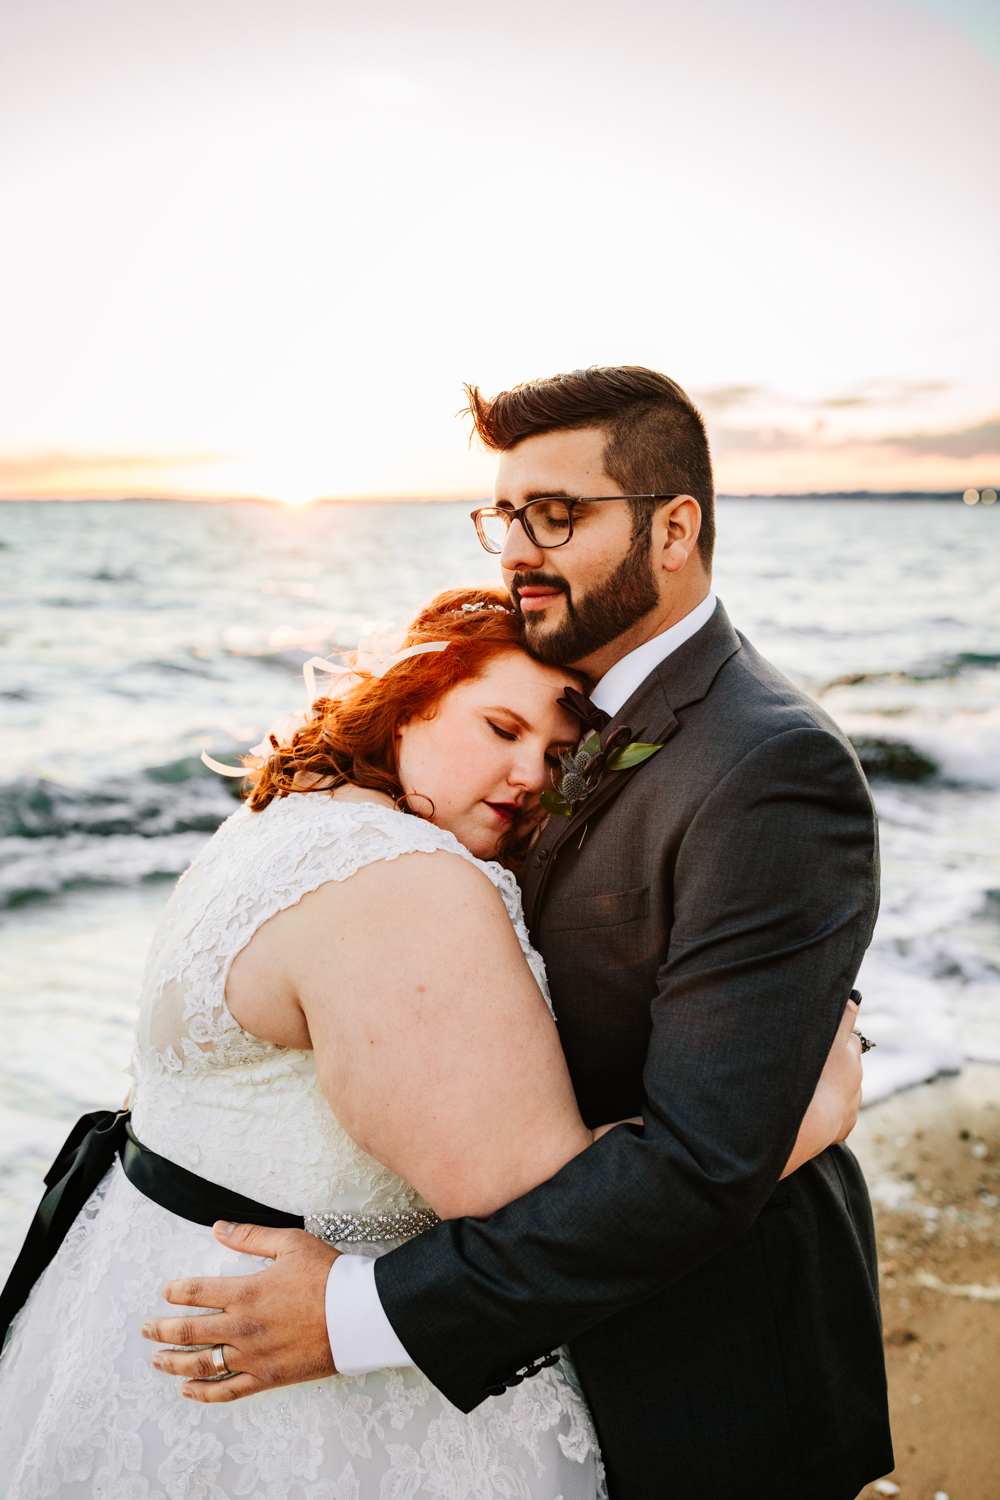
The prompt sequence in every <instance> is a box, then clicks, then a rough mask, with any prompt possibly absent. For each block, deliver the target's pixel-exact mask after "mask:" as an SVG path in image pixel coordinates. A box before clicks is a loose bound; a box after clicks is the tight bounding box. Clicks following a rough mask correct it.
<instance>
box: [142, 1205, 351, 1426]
mask: <svg viewBox="0 0 1000 1500" xmlns="http://www.w3.org/2000/svg"><path fill="white" fill-rule="evenodd" d="M215 1237H216V1239H218V1240H221V1242H222V1243H223V1244H224V1245H226V1246H227V1247H228V1248H229V1249H230V1250H238V1251H240V1252H241V1254H243V1255H260V1256H263V1257H264V1258H265V1259H267V1260H273V1261H274V1264H273V1265H272V1266H268V1267H267V1268H266V1269H265V1270H263V1271H258V1272H257V1274H256V1275H253V1276H200V1277H197V1276H196V1277H192V1278H190V1279H189V1280H187V1281H168V1282H167V1284H166V1286H165V1287H164V1288H163V1296H164V1298H165V1299H166V1301H167V1302H173V1303H174V1304H175V1305H177V1306H179V1307H210V1308H213V1309H221V1311H213V1312H209V1313H199V1314H193V1315H188V1316H186V1317H182V1318H154V1319H153V1320H151V1321H150V1322H148V1323H144V1324H143V1327H142V1334H143V1338H147V1339H152V1340H153V1341H154V1342H156V1343H161V1344H179V1345H187V1346H194V1347H193V1348H192V1347H189V1348H187V1349H182V1350H181V1351H180V1352H178V1351H175V1350H172V1349H161V1350H158V1352H157V1353H156V1354H154V1356H153V1364H154V1365H155V1367H156V1368H157V1369H158V1370H164V1371H166V1373H167V1374H168V1375H180V1376H183V1377H184V1379H185V1381H186V1383H185V1385H184V1387H183V1395H185V1396H188V1397H190V1399H191V1400H193V1401H236V1400H238V1399H239V1397H240V1396H250V1395H253V1393H254V1392H255V1391H266V1390H270V1389H271V1388H272V1387H273V1386H279V1385H296V1384H298V1383H299V1382H300V1381H303V1380H320V1379H322V1377H323V1376H324V1375H335V1374H336V1367H335V1365H334V1363H333V1356H332V1354H331V1353H330V1341H329V1338H328V1336H327V1331H326V1278H327V1276H328V1275H329V1272H330V1267H331V1266H332V1265H333V1263H334V1261H335V1260H336V1259H337V1256H338V1255H339V1254H340V1251H339V1250H334V1249H333V1247H332V1245H325V1244H324V1243H323V1241H322V1240H320V1239H317V1237H316V1236H315V1235H314V1234H307V1233H306V1232H305V1230H303V1229H261V1228H259V1227H258V1226H257V1225H255V1224H224V1223H219V1224H216V1225H215ZM215 1344H221V1345H222V1354H223V1358H224V1360H225V1362H226V1368H227V1369H229V1370H231V1371H232V1376H231V1378H230V1379H226V1380H218V1379H214V1378H213V1377H215V1376H216V1370H215V1367H214V1366H213V1363H212V1346H213V1345H215ZM199 1346H207V1347H199Z"/></svg>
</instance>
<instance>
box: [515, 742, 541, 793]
mask: <svg viewBox="0 0 1000 1500" xmlns="http://www.w3.org/2000/svg"><path fill="white" fill-rule="evenodd" d="M519 748H520V749H521V754H520V755H519V756H518V758H517V760H516V761H515V762H514V765H513V766H512V767H511V770H510V774H509V775H508V777H507V780H508V781H509V782H510V784H511V786H516V787H522V788H523V789H524V791H526V792H528V793H533V792H544V791H545V789H546V788H547V787H548V786H549V785H550V779H549V769H548V766H549V763H548V761H547V760H546V758H545V751H544V750H533V749H531V748H530V747H529V746H523V747H519Z"/></svg>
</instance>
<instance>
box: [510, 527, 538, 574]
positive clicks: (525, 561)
mask: <svg viewBox="0 0 1000 1500" xmlns="http://www.w3.org/2000/svg"><path fill="white" fill-rule="evenodd" d="M545 559H546V552H545V549H544V548H543V547H536V546H535V543H534V542H533V541H532V540H531V538H530V536H529V535H528V533H527V532H526V531H525V529H524V527H523V526H522V525H521V523H520V521H513V522H512V523H511V525H510V527H509V529H508V531H507V535H506V537H505V538H504V544H503V550H502V551H501V553H500V568H501V570H502V572H503V573H504V575H506V574H508V573H526V572H529V571H534V572H537V571H538V570H539V569H540V568H543V567H544V566H545Z"/></svg>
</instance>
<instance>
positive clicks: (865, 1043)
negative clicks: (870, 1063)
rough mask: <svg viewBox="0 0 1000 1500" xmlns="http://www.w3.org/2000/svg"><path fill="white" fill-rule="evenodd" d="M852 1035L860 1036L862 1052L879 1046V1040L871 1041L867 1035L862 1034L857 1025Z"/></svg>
mask: <svg viewBox="0 0 1000 1500" xmlns="http://www.w3.org/2000/svg"><path fill="white" fill-rule="evenodd" d="M851 1035H852V1036H856V1037H857V1038H858V1040H859V1041H860V1043H861V1051H862V1052H870V1051H871V1050H872V1048H873V1047H877V1046H878V1043H877V1042H870V1041H869V1040H868V1038H867V1037H866V1036H862V1035H861V1032H860V1031H859V1030H858V1028H857V1027H856V1026H855V1028H854V1030H853V1031H852V1032H851Z"/></svg>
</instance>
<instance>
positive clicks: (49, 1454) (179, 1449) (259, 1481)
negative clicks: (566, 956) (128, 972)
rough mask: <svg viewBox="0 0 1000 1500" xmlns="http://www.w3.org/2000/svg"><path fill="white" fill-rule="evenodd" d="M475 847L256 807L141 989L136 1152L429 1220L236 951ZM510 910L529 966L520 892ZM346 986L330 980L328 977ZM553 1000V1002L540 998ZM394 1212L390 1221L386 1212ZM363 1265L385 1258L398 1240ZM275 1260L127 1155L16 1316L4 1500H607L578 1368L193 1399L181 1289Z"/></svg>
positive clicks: (247, 1185) (406, 1375) (197, 889)
mask: <svg viewBox="0 0 1000 1500" xmlns="http://www.w3.org/2000/svg"><path fill="white" fill-rule="evenodd" d="M437 850H447V851H449V852H451V853H452V854H459V855H461V856H462V857H463V858H464V859H472V855H470V854H469V852H468V851H467V850H466V849H463V848H462V846H461V845H460V844H458V843H457V842H456V840H455V839H454V838H452V837H451V835H450V834H447V833H443V832H441V830H440V829H437V828H435V827H433V826H432V825H431V824H429V823H424V822H421V821H420V820H419V819H417V818H413V817H409V816H407V815H405V814H402V813H397V812H394V811H393V810H392V809H391V808H388V807H386V806H384V805H382V804H378V803H365V802H343V801H335V800H332V799H331V798H330V797H328V796H326V795H324V794H320V793H316V792H312V793H307V794H305V795H293V796H290V797H288V798H286V799H284V800H283V801H275V802H272V803H271V804H270V806H269V807H267V808H265V810H264V811H263V812H261V813H251V812H250V811H249V809H247V808H243V809H241V810H240V811H239V812H237V813H234V815H233V816H232V817H231V818H230V819H229V820H228V822H226V823H224V824H223V826H222V827H221V828H220V829H219V831H218V833H217V834H216V835H215V837H214V838H213V839H212V840H211V841H210V842H209V844H208V845H207V847H206V848H205V850H204V851H203V853H202V854H201V855H200V856H199V858H198V859H197V860H195V862H194V864H193V865H192V867H191V869H190V870H189V871H188V873H187V874H186V875H185V876H184V877H183V878H182V880H181V881H180V883H179V885H178V886H177V889H176V891H175V892H174V895H173V897H172V898H171V901H170V903H169V905H168V906H167V909H166V912H165V914H164V918H163V921H162V922H161V924H160V928H159V931H158V932H157V934H156V937H155V939H154V943H153V948H152V951H151V954H150V959H149V965H148V968H147V972H146V977H145V981H144V986H143V998H142V1009H141V1015H140V1024H139V1049H138V1054H137V1060H136V1067H135V1079H136V1084H135V1093H134V1100H133V1123H134V1125H135V1129H136V1133H137V1135H138V1137H139V1139H140V1140H141V1141H143V1142H145V1144H146V1145H148V1146H150V1147H152V1149H153V1150H155V1151H158V1152H159V1153H160V1154H161V1155H163V1156H166V1157H168V1158H169V1159H170V1160H172V1161H175V1162H178V1163H180V1164H181V1165H182V1166H186V1167H189V1168H191V1169H192V1170H193V1171H196V1172H198V1173H200V1174H201V1176H203V1177H207V1178H208V1179H209V1180H210V1181H212V1182H217V1183H220V1184H221V1185H223V1186H225V1187H229V1188H233V1189H235V1190H236V1191H237V1192H241V1193H244V1194H246V1195H247V1196H248V1197H251V1198H255V1199H257V1200H258V1201H261V1202H264V1203H268V1204H271V1205H273V1206H274V1207H276V1208H282V1209H285V1210H287V1211H288V1212H290V1213H296V1214H303V1215H313V1214H322V1213H342V1214H344V1215H348V1216H349V1215H356V1214H359V1213H361V1214H368V1213H370V1214H379V1213H382V1214H391V1215H395V1214H397V1213H407V1212H408V1211H411V1210H413V1209H415V1208H420V1207H422V1206H423V1203H422V1200H421V1199H420V1198H418V1197H417V1195H416V1193H415V1192H414V1191H413V1189H412V1188H410V1187H408V1186H407V1184H406V1183H405V1182H402V1181H401V1180H400V1178H398V1177H396V1176H394V1175H393V1174H392V1173H391V1172H388V1171H387V1170H386V1169H385V1168H384V1167H382V1166H380V1165H379V1163H378V1162H377V1161H374V1160H373V1159H372V1158H371V1157H369V1156H366V1155H365V1153H364V1152H363V1151H360V1150H358V1148H357V1147H356V1146H355V1145H354V1143H353V1142H352V1141H351V1140H350V1138H349V1137H348V1136H347V1135H346V1133H345V1132H344V1131H343V1130H342V1129H341V1128H340V1126H339V1125H338V1123H337V1120H336V1118H335V1117H334V1114H333V1111H332V1110H331V1109H330V1107H329V1105H328V1104H327V1102H326V1100H325V1098H324V1097H323V1094H322V1092H321V1091H320V1087H319V1083H318V1080H317V1078H316V1073H315V1070H314V1068H313V1060H312V1055H311V1053H309V1052H302V1051H295V1050H292V1049H290V1048H282V1047H276V1046H274V1045H272V1044H271V1043H270V1042H265V1041H261V1040H260V1038H258V1037H253V1036H250V1035H248V1034H247V1033H246V1032H245V1031H243V1029H242V1028H241V1027H240V1026H239V1025H238V1024H237V1022H236V1021H235V1019H234V1018H233V1016H232V1015H230V1013H229V1010H228V1008H227V1006H226V1003H225V986H226V979H227V977H228V974H229V969H230V965H231V964H232V961H233V959H234V958H235V956H236V954H237V953H238V952H239V951H240V950H241V949H242V948H243V947H244V946H245V945H246V944H247V943H248V942H249V940H250V938H251V937H252V936H253V934H254V932H256V930H257V928H258V927H260V925H261V924H262V923H263V922H266V921H267V920H268V918H269V917H271V916H273V915H274V914H275V913H276V912H279V911H282V910H283V909H284V908H286V907H288V906H291V905H293V904H294V903H295V902H296V901H298V900H299V899H300V898H301V897H302V896H303V895H305V894H306V893H307V892H308V891H313V890H316V888H317V887H318V886H321V885H323V884H324V883H325V882H326V881H330V880H346V879H348V878H349V877H350V876H351V875H352V874H353V873H354V872H355V870H358V869H360V868H361V866H362V865H365V864H370V863H372V862H373V861H375V860H381V859H397V858H398V857H399V856H400V855H401V854H409V853H419V852H423V853H427V854H430V853H434V852H435V851H437ZM474 863H475V864H476V865H477V866H478V867H479V869H481V870H482V871H483V872H484V873H485V874H486V875H487V876H488V877H489V879H490V880H491V881H492V882H493V884H494V885H495V886H496V887H497V889H498V890H499V892H500V894H501V896H502V897H503V900H504V903H505V905H506V907H507V910H508V912H509V913H510V917H511V921H512V922H513V924H514V927H515V929H516V931H517V934H518V937H519V939H520V942H521V946H522V948H523V950H524V952H525V954H526V956H527V959H528V962H529V964H530V965H531V968H532V971H533V973H534V974H535V977H536V978H537V980H538V983H539V985H540V987H541V989H542V993H543V994H546V990H545V975H544V972H543V969H542V964H541V960H540V958H539V957H538V955H537V954H535V953H534V952H533V951H532V950H531V948H530V946H529V944H528V937H527V933H526V931H525V926H524V919H523V917H522V915H521V902H520V896H519V893H518V889H517V885H516V883H515V881H514V879H513V877H512V876H511V875H509V874H508V873H506V872H505V871H503V870H502V869H501V868H500V867H499V865H496V864H483V863H481V862H480V861H478V860H475V861H474ZM334 978H335V976H334ZM546 998H547V995H546ZM393 1222H398V1221H395V1220H394V1221H393ZM343 1248H345V1249H350V1250H352V1251H354V1252H355V1253H369V1254H374V1253H378V1252H380V1251H381V1252H384V1251H385V1250H386V1249H388V1248H389V1244H388V1243H387V1242H386V1241H385V1240H381V1241H380V1242H379V1243H378V1244H375V1243H372V1244H370V1245H368V1247H367V1251H366V1250H365V1247H363V1246H361V1245H358V1244H353V1243H352V1244H350V1245H344V1247H343ZM264 1264H266V1262H262V1261H260V1260H256V1259H254V1258H253V1257H251V1256H247V1255H238V1254H235V1253H234V1252H232V1251H229V1250H226V1249H225V1248H224V1247H223V1246H222V1245H221V1244H220V1243H219V1242H218V1240H216V1239H215V1236H214V1235H213V1234H212V1232H211V1230H210V1229H207V1228H205V1227H204V1226H202V1225H200V1224H192V1223H189V1222H188V1221H187V1220H186V1219H181V1218H178V1217H177V1216H176V1215H175V1214H172V1213H170V1212H169V1211H168V1210H167V1209H165V1208H161V1207H160V1206H159V1204H156V1203H153V1202H152V1201H151V1200H150V1199H149V1198H144V1197H143V1196H142V1194H141V1193H140V1192H138V1191H137V1189H136V1188H135V1187H133V1185H132V1183H131V1182H130V1181H129V1180H128V1178H127V1177H126V1176H125V1174H124V1172H123V1171H122V1168H121V1165H120V1164H119V1163H117V1162H116V1163H115V1165H114V1166H113V1167H112V1168H111V1169H110V1170H109V1171H108V1173H107V1174H106V1175H105V1177H104V1178H103V1179H102V1180H101V1182H100V1183H99V1184H98V1186H97V1187H96V1188H95V1190H94V1192H93V1194H92V1195H91V1198H90V1200H89V1201H88V1203H87V1205H86V1206H85V1208H84V1210H83V1212H82V1213H81V1214H80V1215H79V1217H78V1218H77V1220H76V1222H75V1223H74V1224H73V1226H72V1228H71V1230H70V1232H69V1234H68V1235H67V1237H66V1239H65V1240H64V1242H63V1244H62V1245H61V1247H60V1249H59V1251H58V1253H57V1255H56V1257H55V1259H54V1260H53V1262H52V1263H51V1265H50V1266H49V1267H48V1269H47V1270H46V1271H45V1272H44V1273H43V1274H42V1276H41V1278H40V1279H39V1281H38V1282H37V1283H36V1285H35V1287H34V1290H33V1291H32V1293H31V1296H30V1298H29V1300H28V1303H27V1305H26V1306H25V1308H24V1309H23V1311H22V1313H21V1314H19V1316H18V1318H17V1319H16V1320H15V1323H14V1326H13V1328H12V1330H11V1336H10V1339H9V1341H8V1343H7V1346H6V1348H5V1350H4V1353H3V1357H2V1359H0V1493H2V1494H3V1495H5V1496H6V1497H7V1500H54V1497H57V1496H58V1497H62V1500H226V1497H227V1496H249V1497H251V1500H417V1496H418V1495H420V1496H423V1495H430V1496H432V1497H434V1496H436V1497H437V1500H471V1497H473V1496H475V1497H477V1500H606V1496H607V1492H606V1489H605V1486H604V1482H603V1469H602V1466H601V1462H600V1455H599V1451H598V1445H597V1437H596V1434H595V1432H594V1429H593V1425H592V1423H591V1420H590V1415H589V1413H588V1411H587V1408H586V1404H585V1402H584V1400H583V1397H582V1395H581V1392H580V1390H579V1387H578V1384H577V1381H576V1376H575V1372H574V1370H573V1367H572V1364H571V1362H570V1361H569V1359H568V1358H567V1357H566V1356H565V1355H564V1356H563V1358H562V1359H561V1360H560V1361H559V1363H558V1364H557V1365H555V1366H553V1367H552V1368H551V1369H544V1370H543V1371H542V1372H541V1374H539V1375H538V1376H537V1377H536V1378H534V1379H531V1380H525V1381H524V1382H523V1383H522V1384H520V1385H518V1386H516V1387H515V1388H514V1389H513V1390H508V1391H506V1392H504V1394H503V1395H502V1396H491V1397H489V1398H488V1399H487V1400H486V1401H484V1402H483V1404H482V1405H481V1406H479V1407H477V1408H476V1410H475V1411H474V1412H471V1413H470V1414H468V1415H464V1414H463V1413H462V1412H460V1411H458V1410H457V1409H456V1408H455V1407H454V1406H452V1405H451V1403H450V1402H449V1401H447V1400H446V1398H445V1397H444V1396H443V1395H442V1394H441V1392H440V1391H438V1390H435V1388H434V1387H433V1386H432V1384H431V1382H430V1381H429V1380H428V1379H427V1377H426V1376H425V1375H423V1374H421V1372H420V1371H419V1370H417V1369H415V1368H413V1367H412V1366H410V1367H406V1368H403V1369H387V1370H380V1371H378V1370H377V1371H374V1372H373V1373H372V1374H370V1375H361V1376H357V1377H355V1376H349V1375H330V1376H327V1377H326V1378H325V1379H323V1380H319V1381H309V1382H307V1383H304V1384H302V1385H295V1386H286V1387H281V1388H280V1389H278V1390H272V1391H263V1392H261V1393H259V1394H258V1395H255V1396H249V1397H247V1398H246V1399H244V1400H242V1401H237V1402H233V1403H232V1404H229V1405H227V1404H216V1405H202V1404H200V1403H198V1402H195V1401H186V1400H184V1398H183V1397H182V1396H181V1393H180V1382H179V1381H176V1380H175V1379H173V1377H171V1376H167V1375H163V1374H159V1373H158V1372H157V1371H155V1370H154V1369H153V1368H152V1367H151V1366H150V1362H149V1359H150V1346H149V1344H148V1343H146V1342H145V1341H144V1340H143V1339H142V1337H141V1334H140V1329H141V1326H142V1320H143V1319H144V1318H147V1317H150V1316H154V1317H155V1316H163V1315H167V1314H176V1313H177V1311H178V1309H177V1308H176V1307H173V1306H168V1305H167V1303H165V1302H163V1301H162V1300H161V1297H160V1292H161V1289H162V1286H163V1283H164V1281H166V1280H173V1279H176V1278H177V1277H179V1276H220V1275H224V1276H234V1275H236V1276H238V1275H248V1274H252V1273H253V1272H256V1271H259V1270H260V1269H261V1267H262V1266H263V1265H264Z"/></svg>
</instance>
